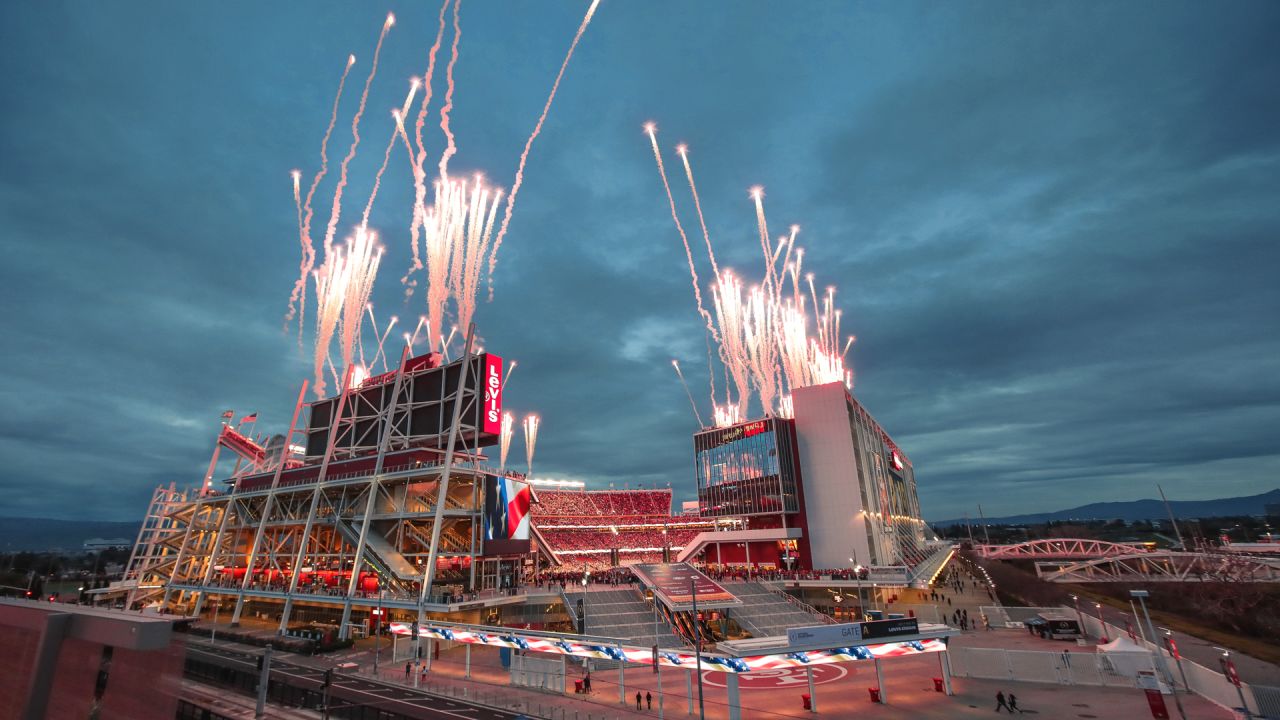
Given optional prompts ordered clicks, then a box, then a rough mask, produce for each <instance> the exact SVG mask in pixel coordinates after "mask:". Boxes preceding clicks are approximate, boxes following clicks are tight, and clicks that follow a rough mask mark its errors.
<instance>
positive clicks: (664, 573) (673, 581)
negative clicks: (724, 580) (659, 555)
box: [631, 563, 742, 610]
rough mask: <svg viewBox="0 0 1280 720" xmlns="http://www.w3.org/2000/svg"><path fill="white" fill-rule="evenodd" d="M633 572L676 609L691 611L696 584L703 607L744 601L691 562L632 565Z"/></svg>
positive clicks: (727, 605)
mask: <svg viewBox="0 0 1280 720" xmlns="http://www.w3.org/2000/svg"><path fill="white" fill-rule="evenodd" d="M631 571H632V572H634V573H635V574H636V577H638V578H640V582H642V583H644V585H645V586H647V587H649V588H652V589H653V591H654V592H655V593H657V594H658V597H659V598H661V600H662V602H663V604H665V605H666V606H667V607H669V608H671V609H673V610H689V609H691V608H692V607H693V594H694V590H693V589H694V588H695V587H696V588H697V594H698V609H700V610H701V609H703V608H706V609H708V610H710V609H712V608H722V607H731V606H734V605H741V604H742V601H741V600H739V599H738V598H736V597H734V596H733V594H732V593H730V592H729V591H728V590H725V589H724V588H723V587H720V585H719V583H717V582H716V581H715V580H712V579H711V578H709V577H707V576H706V575H703V574H702V573H701V572H700V571H698V570H697V569H696V568H694V567H693V566H692V565H690V564H689V563H670V564H663V563H652V564H643V565H632V566H631Z"/></svg>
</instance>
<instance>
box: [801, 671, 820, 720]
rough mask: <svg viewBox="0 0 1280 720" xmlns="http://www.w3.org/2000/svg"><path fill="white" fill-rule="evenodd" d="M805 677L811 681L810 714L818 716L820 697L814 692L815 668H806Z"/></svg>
mask: <svg viewBox="0 0 1280 720" xmlns="http://www.w3.org/2000/svg"><path fill="white" fill-rule="evenodd" d="M804 674H805V677H806V678H807V679H808V680H809V712H811V713H813V714H814V715H817V714H818V695H817V693H815V692H814V691H813V666H812V665H809V666H806V667H805V669H804Z"/></svg>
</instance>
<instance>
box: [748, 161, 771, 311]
mask: <svg viewBox="0 0 1280 720" xmlns="http://www.w3.org/2000/svg"><path fill="white" fill-rule="evenodd" d="M751 199H752V200H754V201H755V203H756V224H757V225H758V226H759V229H760V249H761V250H762V251H763V252H764V263H765V277H764V284H765V291H766V292H768V291H769V288H770V287H772V285H773V275H774V273H773V262H772V257H773V251H772V250H770V248H769V225H768V223H766V222H765V219H764V188H762V187H760V186H759V185H757V186H755V187H753V188H751Z"/></svg>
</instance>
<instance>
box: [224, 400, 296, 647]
mask: <svg viewBox="0 0 1280 720" xmlns="http://www.w3.org/2000/svg"><path fill="white" fill-rule="evenodd" d="M306 399H307V381H306V380H303V381H302V388H300V389H299V390H298V402H296V403H295V404H294V406H293V418H292V419H291V420H289V432H287V433H285V436H284V446H283V447H281V448H280V464H279V465H277V466H276V471H275V473H273V474H272V476H271V489H270V490H269V491H268V493H267V499H266V500H264V501H263V502H262V517H261V518H259V519H258V531H257V532H255V533H254V534H253V545H250V546H249V555H248V556H247V557H246V558H245V561H244V566H245V571H244V582H243V583H241V584H240V595H239V596H238V597H237V598H236V609H235V612H233V613H232V614H231V625H232V626H233V627H234V626H236V625H239V624H240V613H241V612H242V611H243V610H244V596H245V593H246V592H248V590H249V583H250V581H252V580H253V566H254V564H255V563H256V562H257V561H258V548H260V547H262V536H263V535H264V534H265V533H266V532H267V521H268V520H270V519H271V512H272V510H274V509H275V504H276V489H277V488H278V487H279V486H280V473H282V472H284V466H285V464H286V461H287V460H288V459H289V444H290V443H292V442H293V433H294V431H295V430H297V429H298V415H300V414H301V413H302V405H303V403H304V402H305V400H306ZM264 459H265V458H264ZM290 570H291V572H292V573H293V574H294V575H296V574H298V568H296V567H293V568H290Z"/></svg>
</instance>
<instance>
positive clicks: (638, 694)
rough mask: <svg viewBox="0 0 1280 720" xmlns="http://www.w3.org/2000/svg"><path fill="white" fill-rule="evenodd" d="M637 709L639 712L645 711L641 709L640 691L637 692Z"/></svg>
mask: <svg viewBox="0 0 1280 720" xmlns="http://www.w3.org/2000/svg"><path fill="white" fill-rule="evenodd" d="M636 709H637V710H643V709H644V708H642V707H640V692H639V691H638V690H637V691H636Z"/></svg>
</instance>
